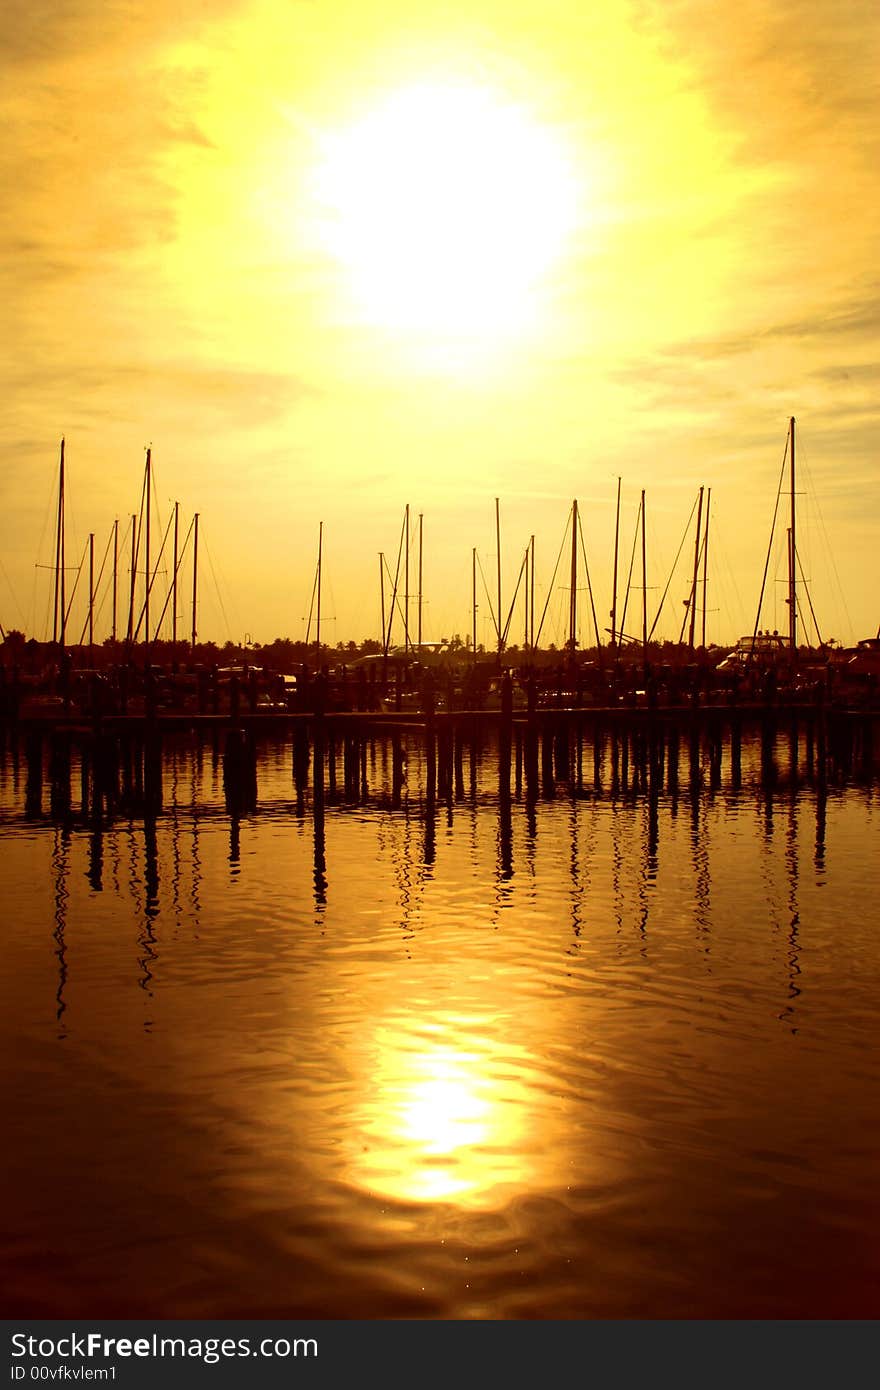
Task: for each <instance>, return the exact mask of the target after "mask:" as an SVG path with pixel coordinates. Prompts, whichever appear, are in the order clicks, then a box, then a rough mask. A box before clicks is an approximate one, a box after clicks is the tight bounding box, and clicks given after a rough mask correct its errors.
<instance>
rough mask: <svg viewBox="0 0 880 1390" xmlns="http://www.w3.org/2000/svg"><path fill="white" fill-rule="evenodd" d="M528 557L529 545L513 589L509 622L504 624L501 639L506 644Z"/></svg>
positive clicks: (508, 616) (508, 615)
mask: <svg viewBox="0 0 880 1390" xmlns="http://www.w3.org/2000/svg"><path fill="white" fill-rule="evenodd" d="M528 558H529V552H528V547H527V548H526V553H525V555H524V556H523V562H522V564H521V565H520V567H519V577H518V578H517V581H516V588H515V589H514V591H513V598H512V599H511V600H510V611H509V612H508V614H507V622H506V623H505V624H504V635H503V637H502V638H501V640H502V642H503V643H504V644H505V646H506V645H507V634H508V632H509V631H510V624H511V621H512V619H513V610H514V608H515V607H516V600H517V597H518V595H519V586H520V584H521V583H522V578H523V572H524V570H525V567H526V564H527V562H528Z"/></svg>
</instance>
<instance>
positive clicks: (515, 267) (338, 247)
mask: <svg viewBox="0 0 880 1390" xmlns="http://www.w3.org/2000/svg"><path fill="white" fill-rule="evenodd" d="M318 183H319V198H320V202H321V205H322V209H323V223H324V230H323V237H322V239H323V241H324V244H325V246H326V248H327V249H328V250H329V251H330V252H331V254H332V255H333V256H334V257H335V258H337V259H338V260H339V262H340V263H341V264H342V266H343V267H344V269H345V271H346V273H347V276H348V279H349V282H350V290H351V292H352V294H353V296H354V299H355V301H356V303H357V305H358V306H359V309H360V312H361V314H362V315H363V317H364V318H365V319H366V320H367V321H368V322H370V323H372V324H374V325H377V326H379V327H382V328H388V329H392V330H397V331H402V332H407V333H412V334H414V335H416V336H421V337H426V338H431V337H436V338H441V337H455V338H461V339H464V340H468V341H474V342H481V341H486V340H490V341H504V340H505V339H507V338H509V337H512V336H516V335H517V334H518V333H519V332H520V331H522V329H523V328H524V327H526V326H527V325H528V324H529V322H530V321H531V319H532V318H533V314H534V308H535V306H534V297H535V291H536V289H537V287H538V285H539V283H540V281H541V279H542V277H544V276H545V275H546V273H547V271H548V270H549V268H550V267H551V266H552V265H553V263H554V262H555V261H556V260H557V258H558V256H559V254H560V252H561V250H562V248H563V246H564V243H565V241H566V239H567V238H568V236H569V235H570V233H571V230H572V228H573V225H574V221H575V216H576V205H577V189H576V180H575V178H574V175H573V171H572V168H571V165H570V162H569V160H568V159H567V157H566V152H565V149H564V146H563V144H562V142H561V141H560V140H559V139H558V138H557V137H556V135H555V134H554V132H553V131H551V130H550V129H549V128H548V127H545V126H542V125H541V124H539V123H538V122H537V121H536V120H535V119H533V118H532V117H531V116H530V115H529V114H528V113H527V112H526V111H524V110H523V109H521V108H520V107H518V106H515V105H513V104H512V103H510V102H507V101H505V100H503V99H501V98H500V97H499V96H498V95H496V94H494V93H492V92H491V91H489V90H487V89H482V88H479V87H473V86H457V85H450V84H419V85H416V86H413V87H408V88H405V89H403V90H400V91H398V92H396V93H395V94H393V95H392V96H390V97H389V98H388V99H387V100H386V101H385V102H384V103H383V104H382V105H381V106H379V107H377V108H376V109H374V110H373V111H372V112H371V113H370V114H369V115H367V116H366V117H364V118H363V119H362V120H361V121H359V122H358V123H357V124H355V125H353V126H351V127H350V128H348V129H347V130H344V131H342V132H339V133H336V134H334V135H330V136H328V137H327V139H326V143H325V146H324V159H323V164H322V167H321V170H320V173H319V178H318Z"/></svg>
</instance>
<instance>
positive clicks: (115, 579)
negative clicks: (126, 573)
mask: <svg viewBox="0 0 880 1390" xmlns="http://www.w3.org/2000/svg"><path fill="white" fill-rule="evenodd" d="M118 588H119V517H118V516H117V517H116V518H115V520H114V522H113V618H112V626H111V632H110V636H111V638H112V640H113V641H114V642H115V641H116V605H117V591H118Z"/></svg>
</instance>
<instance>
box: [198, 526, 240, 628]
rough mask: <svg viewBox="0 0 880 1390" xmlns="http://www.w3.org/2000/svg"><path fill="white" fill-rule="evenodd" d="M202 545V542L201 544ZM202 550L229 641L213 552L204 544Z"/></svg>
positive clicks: (227, 623)
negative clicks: (203, 550) (206, 558)
mask: <svg viewBox="0 0 880 1390" xmlns="http://www.w3.org/2000/svg"><path fill="white" fill-rule="evenodd" d="M199 539H200V540H201V539H202V536H201V532H200V533H199ZM203 543H204V542H203ZM204 549H205V554H206V556H207V557H208V568H209V569H210V571H211V578H212V579H213V581H214V591H215V593H216V595H217V602H218V604H219V605H220V612H221V614H222V616H223V621H224V623H225V624H226V636H227V637H228V638H230V639H231V637H232V628H231V626H230V623H229V618H228V617H227V615H226V609H225V607H224V606H223V595H222V594H221V593H220V585H219V584H218V583H217V572H216V570H215V569H214V555H213V552H212V551H211V550H210V549H209V547H208V545H207V544H206V543H204Z"/></svg>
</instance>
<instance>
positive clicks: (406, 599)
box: [403, 502, 410, 653]
mask: <svg viewBox="0 0 880 1390" xmlns="http://www.w3.org/2000/svg"><path fill="white" fill-rule="evenodd" d="M403 550H405V562H403V651H405V653H409V649H410V505H409V502H407V503H406V510H405V513H403Z"/></svg>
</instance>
